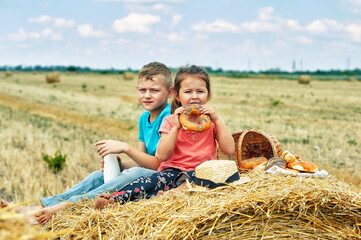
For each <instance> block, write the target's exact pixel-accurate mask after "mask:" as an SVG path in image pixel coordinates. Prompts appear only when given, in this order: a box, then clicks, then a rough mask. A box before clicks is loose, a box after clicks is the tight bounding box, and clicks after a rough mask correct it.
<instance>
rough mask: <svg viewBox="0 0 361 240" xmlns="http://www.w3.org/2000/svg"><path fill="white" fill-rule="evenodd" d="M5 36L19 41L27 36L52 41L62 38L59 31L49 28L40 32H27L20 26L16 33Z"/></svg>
mask: <svg viewBox="0 0 361 240" xmlns="http://www.w3.org/2000/svg"><path fill="white" fill-rule="evenodd" d="M7 37H8V38H9V39H11V40H13V41H17V42H21V41H25V40H27V39H28V38H31V39H41V38H42V39H50V40H54V41H61V40H63V36H62V35H61V34H60V33H56V32H54V31H53V30H52V29H50V28H45V29H43V30H42V31H41V32H31V33H27V32H26V31H25V29H24V28H20V29H19V30H18V32H17V33H12V34H8V35H7Z"/></svg>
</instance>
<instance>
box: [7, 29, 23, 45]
mask: <svg viewBox="0 0 361 240" xmlns="http://www.w3.org/2000/svg"><path fill="white" fill-rule="evenodd" d="M7 37H8V38H9V39H11V40H13V41H17V42H21V41H25V40H26V38H27V34H26V32H25V29H24V28H19V30H18V32H17V33H10V34H8V35H7Z"/></svg>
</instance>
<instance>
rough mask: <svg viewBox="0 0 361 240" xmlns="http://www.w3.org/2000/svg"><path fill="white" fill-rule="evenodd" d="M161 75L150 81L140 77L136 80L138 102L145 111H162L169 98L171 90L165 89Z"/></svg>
mask: <svg viewBox="0 0 361 240" xmlns="http://www.w3.org/2000/svg"><path fill="white" fill-rule="evenodd" d="M163 79H164V77H163V76H162V75H159V74H158V75H155V76H153V77H152V79H147V78H145V77H140V78H139V79H138V86H137V90H138V102H139V104H140V105H141V106H142V107H143V108H144V109H145V110H147V111H156V110H158V109H163V108H164V106H165V105H166V104H167V102H168V98H169V97H170V96H171V94H172V91H171V89H167V87H166V85H165V83H164V80H163Z"/></svg>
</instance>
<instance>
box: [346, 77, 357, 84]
mask: <svg viewBox="0 0 361 240" xmlns="http://www.w3.org/2000/svg"><path fill="white" fill-rule="evenodd" d="M348 81H349V82H352V83H355V82H358V80H357V79H356V78H349V79H348Z"/></svg>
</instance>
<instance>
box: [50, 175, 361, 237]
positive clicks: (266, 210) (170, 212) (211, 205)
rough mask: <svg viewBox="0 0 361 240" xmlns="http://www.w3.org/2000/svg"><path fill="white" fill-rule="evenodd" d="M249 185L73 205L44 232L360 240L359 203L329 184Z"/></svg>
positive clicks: (270, 179)
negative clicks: (108, 203)
mask: <svg viewBox="0 0 361 240" xmlns="http://www.w3.org/2000/svg"><path fill="white" fill-rule="evenodd" d="M247 175H248V177H250V178H251V180H252V181H251V182H249V183H247V184H244V185H239V186H233V187H231V186H227V187H220V188H216V189H213V190H209V189H204V188H199V187H197V188H192V189H190V190H187V191H184V192H179V193H174V194H171V195H165V196H162V197H155V198H152V199H149V200H142V201H139V202H131V203H127V204H125V205H117V204H114V205H112V206H111V207H108V208H106V209H104V210H102V211H95V210H93V209H92V207H93V206H94V201H88V202H84V203H77V204H72V205H70V206H69V207H68V208H66V209H64V210H63V211H62V212H60V213H58V214H57V215H56V216H55V218H54V219H53V221H52V222H51V221H50V222H49V223H48V224H47V225H46V226H45V229H48V230H51V229H53V230H66V231H69V233H67V234H64V235H62V239H85V238H86V239H110V238H113V239H205V238H206V239H280V238H284V239H350V238H352V239H356V238H360V237H361V231H360V224H361V196H360V194H359V193H357V191H356V190H355V189H353V188H352V187H350V186H349V185H347V184H346V183H344V182H340V181H338V180H336V179H334V178H333V177H329V178H327V179H315V178H301V177H290V176H273V175H267V174H266V173H257V172H252V173H248V174H247Z"/></svg>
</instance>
